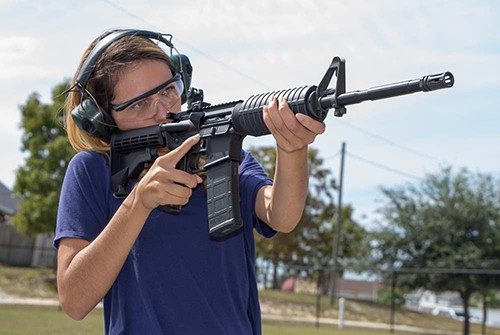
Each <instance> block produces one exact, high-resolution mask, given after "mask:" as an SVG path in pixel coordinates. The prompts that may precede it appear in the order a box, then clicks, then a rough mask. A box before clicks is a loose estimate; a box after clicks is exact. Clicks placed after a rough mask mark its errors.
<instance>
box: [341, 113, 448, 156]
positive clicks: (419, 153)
mask: <svg viewBox="0 0 500 335" xmlns="http://www.w3.org/2000/svg"><path fill="white" fill-rule="evenodd" d="M341 122H342V123H344V124H345V125H347V126H349V127H351V128H352V129H354V130H357V131H359V132H361V133H363V134H365V135H368V136H370V137H373V138H376V139H378V140H380V141H382V142H384V143H386V144H389V145H392V146H394V147H397V148H399V149H401V150H403V151H406V152H409V153H412V154H414V155H417V156H420V157H423V158H426V159H430V160H433V161H436V162H438V163H440V162H442V159H439V158H437V157H434V156H431V155H428V154H426V153H423V152H420V151H417V150H414V149H411V148H409V147H407V146H404V145H401V144H399V143H396V142H394V141H391V140H389V139H387V138H385V137H383V136H380V135H377V134H374V133H372V132H370V131H368V130H365V129H363V128H361V127H358V126H355V125H353V124H352V123H350V122H348V121H345V120H344V119H341Z"/></svg>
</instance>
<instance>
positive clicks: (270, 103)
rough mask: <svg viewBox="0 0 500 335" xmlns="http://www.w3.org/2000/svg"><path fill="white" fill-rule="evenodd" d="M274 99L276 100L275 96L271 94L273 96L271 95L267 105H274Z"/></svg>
mask: <svg viewBox="0 0 500 335" xmlns="http://www.w3.org/2000/svg"><path fill="white" fill-rule="evenodd" d="M275 101H276V97H275V96H274V95H273V96H272V97H271V101H269V106H272V105H274V102H275Z"/></svg>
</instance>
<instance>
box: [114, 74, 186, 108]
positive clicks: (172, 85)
mask: <svg viewBox="0 0 500 335" xmlns="http://www.w3.org/2000/svg"><path fill="white" fill-rule="evenodd" d="M183 91H184V84H183V83H182V78H181V75H180V74H178V73H177V74H176V75H175V76H173V77H172V78H170V79H169V80H167V81H166V82H164V83H163V84H161V85H159V86H157V87H155V88H153V89H152V90H149V91H147V92H146V93H144V94H141V95H140V96H138V97H135V98H133V99H131V100H129V101H126V102H124V103H121V104H118V105H111V109H112V110H114V111H115V112H119V113H120V114H121V113H124V114H127V115H130V116H145V115H146V114H151V113H155V112H156V106H157V105H158V104H161V106H162V107H163V108H165V109H166V110H167V111H170V110H169V109H170V108H171V107H172V106H174V105H175V104H176V103H177V102H179V100H180V99H181V95H182V92H183ZM155 96H156V99H155Z"/></svg>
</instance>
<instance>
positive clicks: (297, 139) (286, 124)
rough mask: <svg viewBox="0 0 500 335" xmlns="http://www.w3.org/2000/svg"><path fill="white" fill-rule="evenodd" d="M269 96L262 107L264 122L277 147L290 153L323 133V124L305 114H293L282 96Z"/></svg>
mask: <svg viewBox="0 0 500 335" xmlns="http://www.w3.org/2000/svg"><path fill="white" fill-rule="evenodd" d="M279 100H280V101H279V104H278V101H277V99H276V97H272V98H271V102H270V103H269V105H268V106H264V108H263V118H264V123H265V124H266V126H267V128H269V130H270V131H271V134H272V135H273V136H274V138H275V140H276V143H277V146H278V148H280V149H282V150H284V151H285V152H287V153H292V152H295V151H298V150H301V149H303V148H305V147H307V146H308V145H309V144H311V143H313V142H314V140H315V138H316V136H318V135H319V134H322V133H324V131H325V124H324V123H323V122H319V121H317V120H314V119H313V118H311V117H309V116H307V115H305V114H300V113H298V114H293V112H292V110H291V109H290V106H289V105H288V102H287V101H286V100H285V98H284V97H281V98H280V99H279Z"/></svg>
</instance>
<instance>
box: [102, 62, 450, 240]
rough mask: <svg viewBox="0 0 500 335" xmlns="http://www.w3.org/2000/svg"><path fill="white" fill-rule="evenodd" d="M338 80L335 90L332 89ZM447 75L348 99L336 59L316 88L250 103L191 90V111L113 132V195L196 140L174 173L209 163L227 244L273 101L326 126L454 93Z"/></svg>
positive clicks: (214, 216)
mask: <svg viewBox="0 0 500 335" xmlns="http://www.w3.org/2000/svg"><path fill="white" fill-rule="evenodd" d="M334 75H335V87H333V88H329V85H330V82H331V81H332V78H333V77H334ZM453 84H454V77H453V75H452V74H451V73H450V72H444V73H440V74H434V75H428V76H424V77H422V78H420V79H413V80H407V81H402V82H398V83H393V84H388V85H383V86H377V87H373V88H369V89H367V90H361V91H351V92H346V91H345V60H344V59H341V58H339V57H334V58H333V60H332V63H331V64H330V66H329V68H328V70H327V71H326V73H325V75H324V77H323V79H322V80H321V82H320V83H319V85H318V86H314V85H313V86H301V87H296V88H291V89H285V90H280V91H273V92H267V93H262V94H257V95H252V96H251V97H249V98H248V99H247V100H245V101H243V100H239V101H234V102H227V103H223V104H218V105H210V104H208V103H206V102H204V101H203V91H202V90H197V89H194V88H192V89H191V90H190V92H189V100H188V109H187V110H186V111H182V112H179V113H176V114H173V113H169V115H168V116H167V117H168V118H171V120H172V121H171V122H168V123H162V124H159V125H155V126H150V127H145V128H140V129H134V130H129V131H123V132H116V133H114V134H113V135H112V137H111V169H110V170H111V182H112V187H113V194H114V196H115V197H117V198H122V197H125V196H126V195H127V194H128V192H127V191H126V187H127V184H128V182H129V180H130V179H135V178H138V177H139V175H140V174H141V172H142V171H143V170H144V168H147V167H149V166H151V164H152V163H153V162H154V160H155V159H156V158H157V157H158V154H157V149H159V148H162V147H168V148H169V149H171V150H173V149H175V148H177V147H179V146H180V145H181V144H182V143H183V142H184V141H185V140H186V139H187V138H189V137H191V136H193V135H195V134H199V135H200V137H201V139H200V141H199V142H198V144H197V145H195V146H194V147H193V148H192V149H191V150H190V151H189V152H188V154H186V156H184V157H183V158H182V159H181V161H180V162H179V163H178V165H177V168H178V169H182V170H184V171H186V172H188V173H196V172H199V171H200V170H201V169H200V167H199V166H198V160H199V158H200V156H202V155H203V156H205V165H204V167H203V169H204V170H205V171H206V172H207V205H208V222H209V234H210V236H211V237H213V238H223V237H226V236H228V235H229V234H231V233H233V232H236V231H238V230H239V229H240V228H241V227H242V226H243V222H242V220H241V215H240V204H239V188H238V167H239V163H240V162H241V150H242V143H243V139H244V138H245V136H247V135H251V136H263V135H267V134H269V133H270V132H269V129H267V127H266V125H265V123H264V121H263V118H262V109H263V107H264V106H266V105H267V104H268V103H269V101H270V99H271V97H272V96H275V97H277V98H279V97H281V96H284V97H285V98H286V100H287V102H288V104H289V106H290V108H291V110H292V111H293V112H294V113H302V114H306V115H309V116H310V117H312V118H314V119H316V120H319V121H323V120H324V119H325V118H326V116H327V114H328V111H329V110H330V109H334V115H335V116H337V117H341V116H343V115H344V114H345V113H346V107H345V106H346V105H352V104H356V103H360V102H363V101H366V100H378V99H386V98H390V97H395V96H399V95H406V94H411V93H415V92H422V91H423V92H428V91H434V90H438V89H442V88H449V87H452V86H453ZM159 209H160V210H163V211H166V212H169V213H179V212H180V210H181V207H180V206H173V205H165V206H160V207H159Z"/></svg>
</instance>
